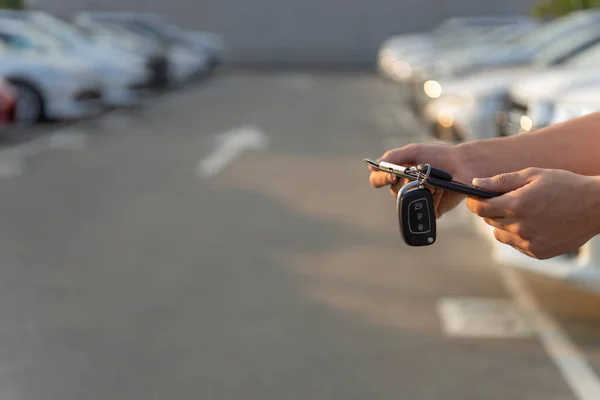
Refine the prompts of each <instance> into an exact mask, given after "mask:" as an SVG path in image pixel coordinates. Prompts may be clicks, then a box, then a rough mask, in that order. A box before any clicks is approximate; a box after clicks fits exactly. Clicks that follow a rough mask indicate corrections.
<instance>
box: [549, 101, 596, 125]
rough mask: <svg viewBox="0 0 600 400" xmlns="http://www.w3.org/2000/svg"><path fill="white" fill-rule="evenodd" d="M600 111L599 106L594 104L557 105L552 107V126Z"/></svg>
mask: <svg viewBox="0 0 600 400" xmlns="http://www.w3.org/2000/svg"><path fill="white" fill-rule="evenodd" d="M598 111H600V104H594V103H587V104H585V103H581V104H580V103H557V104H556V105H555V106H554V113H553V115H552V120H551V123H552V124H559V123H561V122H565V121H568V120H571V119H574V118H579V117H583V116H584V115H588V114H592V113H595V112H598Z"/></svg>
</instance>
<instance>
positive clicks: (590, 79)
mask: <svg viewBox="0 0 600 400" xmlns="http://www.w3.org/2000/svg"><path fill="white" fill-rule="evenodd" d="M598 83H600V71H598V68H597V67H589V68H585V69H581V68H577V69H573V70H565V71H549V72H547V73H545V74H541V75H539V76H537V77H535V78H530V79H523V80H521V81H518V82H516V83H515V84H513V85H512V86H511V88H510V90H509V99H508V106H507V108H506V110H507V111H503V112H501V114H500V115H499V117H498V119H497V128H498V134H499V135H502V136H511V135H517V134H520V133H524V132H533V131H535V130H537V129H540V128H543V127H546V126H548V125H550V124H551V123H552V122H553V118H556V114H555V111H556V110H555V107H556V104H560V101H561V99H562V97H563V96H564V95H566V94H568V93H577V92H578V91H580V90H583V89H585V88H587V87H594V86H595V85H597V84H598ZM561 112H564V110H561ZM562 118H564V117H562Z"/></svg>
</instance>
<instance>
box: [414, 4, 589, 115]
mask: <svg viewBox="0 0 600 400" xmlns="http://www.w3.org/2000/svg"><path fill="white" fill-rule="evenodd" d="M599 23H600V10H584V11H577V12H574V13H572V14H569V15H567V16H565V17H561V18H558V19H556V20H554V21H552V22H548V23H545V24H543V25H542V26H540V27H539V28H537V29H534V30H533V31H532V32H530V33H529V34H526V35H524V36H523V37H522V38H520V40H517V41H515V42H512V43H505V44H502V45H493V46H489V47H485V46H484V47H482V48H479V49H475V50H473V49H466V50H463V51H458V52H453V53H450V54H447V55H446V56H442V57H440V58H439V60H438V61H437V62H436V63H435V64H434V65H430V66H428V67H427V68H424V71H423V73H422V74H421V75H419V76H413V79H412V83H411V86H410V87H411V89H412V90H411V100H412V102H413V103H414V105H415V106H416V108H417V110H422V109H423V107H424V105H425V104H427V102H429V101H430V100H431V99H435V98H438V97H439V96H440V95H441V94H442V92H443V88H440V81H442V80H448V79H451V78H461V77H466V76H468V75H470V74H473V73H476V72H479V71H482V70H486V69H490V68H498V67H502V66H515V65H526V64H530V63H531V62H533V61H534V60H536V59H537V58H539V57H543V55H544V54H545V53H548V54H549V56H551V55H552V53H553V52H554V51H555V49H556V43H557V41H561V42H562V43H563V44H562V46H568V43H565V40H564V38H565V37H567V36H568V37H569V38H571V39H570V40H574V41H581V40H584V41H585V40H587V36H586V35H588V33H589V31H590V30H591V29H592V30H593V29H597V27H598V25H599ZM558 50H560V49H556V51H558Z"/></svg>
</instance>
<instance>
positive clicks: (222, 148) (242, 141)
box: [195, 126, 269, 178]
mask: <svg viewBox="0 0 600 400" xmlns="http://www.w3.org/2000/svg"><path fill="white" fill-rule="evenodd" d="M216 141H217V148H216V149H215V150H214V151H213V152H212V153H211V154H210V155H209V156H208V157H206V158H205V159H203V160H201V161H200V162H198V163H197V164H196V168H195V170H196V175H198V176H201V177H204V178H211V177H214V176H216V175H217V174H218V173H219V172H221V171H222V170H223V169H224V168H225V167H226V166H227V165H228V164H229V163H231V162H232V161H233V160H235V158H236V157H238V156H239V155H240V154H242V153H243V152H244V151H247V150H265V149H266V148H267V146H268V145H269V137H268V136H267V135H266V134H265V133H264V132H263V131H261V130H260V129H259V128H257V127H255V126H242V127H240V128H238V129H235V130H232V131H229V132H224V133H221V134H218V135H217V136H216Z"/></svg>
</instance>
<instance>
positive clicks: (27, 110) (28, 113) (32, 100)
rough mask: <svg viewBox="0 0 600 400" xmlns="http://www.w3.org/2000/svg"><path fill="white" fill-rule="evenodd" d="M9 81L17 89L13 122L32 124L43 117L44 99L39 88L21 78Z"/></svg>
mask: <svg viewBox="0 0 600 400" xmlns="http://www.w3.org/2000/svg"><path fill="white" fill-rule="evenodd" d="M10 83H12V84H13V86H14V87H15V89H16V90H17V104H16V107H15V123H16V124H18V125H33V124H35V123H36V122H39V121H41V120H42V119H44V117H45V115H44V114H45V113H44V99H43V98H42V95H41V93H40V92H39V90H38V89H36V88H35V86H33V85H32V84H30V83H28V82H25V81H21V80H12V81H10Z"/></svg>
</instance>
